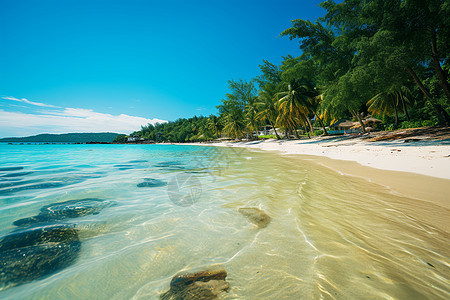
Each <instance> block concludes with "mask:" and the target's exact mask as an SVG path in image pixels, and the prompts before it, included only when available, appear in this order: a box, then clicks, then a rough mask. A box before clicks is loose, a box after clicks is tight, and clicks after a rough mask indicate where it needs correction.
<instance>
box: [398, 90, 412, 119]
mask: <svg viewBox="0 0 450 300" xmlns="http://www.w3.org/2000/svg"><path fill="white" fill-rule="evenodd" d="M400 101H401V102H402V106H403V112H404V113H405V115H406V119H407V120H408V121H411V119H410V117H409V114H408V109H407V108H406V103H405V99H403V96H400Z"/></svg>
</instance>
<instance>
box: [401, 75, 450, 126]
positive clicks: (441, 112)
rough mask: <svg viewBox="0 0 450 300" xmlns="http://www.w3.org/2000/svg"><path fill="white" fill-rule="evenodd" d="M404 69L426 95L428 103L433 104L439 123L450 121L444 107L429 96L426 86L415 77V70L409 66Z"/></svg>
mask: <svg viewBox="0 0 450 300" xmlns="http://www.w3.org/2000/svg"><path fill="white" fill-rule="evenodd" d="M405 69H406V71H407V72H408V73H409V74H410V75H411V77H412V78H413V80H414V82H415V83H416V84H417V86H418V87H419V89H420V90H421V91H422V93H423V94H424V95H425V96H426V97H427V99H428V102H430V104H431V105H432V106H433V108H434V110H435V111H436V114H437V117H438V120H439V124H441V125H446V126H448V125H449V123H450V117H449V116H448V114H447V112H446V111H445V109H444V108H443V107H442V106H441V105H440V104H439V103H435V102H434V101H433V97H432V96H431V94H430V92H429V91H428V90H427V88H426V87H425V86H424V85H423V84H422V81H420V79H419V77H417V74H416V72H414V70H413V69H411V68H410V67H406V68H405Z"/></svg>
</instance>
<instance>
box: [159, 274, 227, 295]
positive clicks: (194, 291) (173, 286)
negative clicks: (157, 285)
mask: <svg viewBox="0 0 450 300" xmlns="http://www.w3.org/2000/svg"><path fill="white" fill-rule="evenodd" d="M226 277H227V271H225V270H224V269H219V270H212V271H200V272H195V273H181V274H177V275H175V276H174V277H173V278H172V281H171V282H170V289H169V290H168V291H167V292H165V293H164V294H162V295H161V299H163V300H194V299H215V298H217V296H218V295H219V294H220V293H222V292H226V291H228V289H229V288H230V285H229V283H228V282H226V281H225V278H226Z"/></svg>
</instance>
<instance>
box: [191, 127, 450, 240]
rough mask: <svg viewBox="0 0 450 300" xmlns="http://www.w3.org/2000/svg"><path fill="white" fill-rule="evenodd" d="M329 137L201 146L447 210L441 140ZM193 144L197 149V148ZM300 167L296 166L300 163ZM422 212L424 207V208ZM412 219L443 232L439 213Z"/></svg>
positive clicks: (449, 154)
mask: <svg viewBox="0 0 450 300" xmlns="http://www.w3.org/2000/svg"><path fill="white" fill-rule="evenodd" d="M369 137H370V138H368V137H367V136H360V137H352V136H329V137H315V138H312V139H304V140H273V139H269V140H259V141H242V142H220V143H202V145H205V146H218V147H244V148H246V149H248V150H250V151H269V152H273V153H278V154H281V155H283V156H290V157H293V158H295V157H297V158H299V159H308V160H311V161H315V162H316V163H317V164H320V165H323V166H326V167H328V168H330V169H333V170H334V171H336V172H338V173H340V174H342V175H348V176H356V177H360V178H363V179H365V180H367V181H370V182H373V183H375V184H379V185H382V186H384V187H388V188H389V189H390V190H391V191H392V192H393V193H398V194H401V195H405V196H408V197H411V198H415V199H418V200H421V201H425V202H428V203H432V204H433V205H438V206H439V207H441V208H444V209H445V210H448V209H450V201H449V197H448V195H450V184H449V183H450V181H449V179H450V144H449V142H448V141H446V140H445V139H435V138H430V139H427V138H423V137H422V138H421V140H417V139H415V140H414V141H410V140H408V139H395V140H383V141H371V140H373V138H374V135H373V134H372V135H371V136H369ZM196 145H198V144H196ZM299 163H301V162H300V161H299ZM424 207H426V204H425V203H424ZM423 212H424V210H420V211H417V210H416V211H415V212H414V213H413V215H416V216H417V215H419V214H420V215H422V218H425V219H427V221H429V222H431V223H433V224H435V225H436V226H438V227H440V228H443V229H444V230H446V231H447V230H448V220H445V218H444V219H443V218H442V217H441V216H440V215H439V214H434V213H433V214H423Z"/></svg>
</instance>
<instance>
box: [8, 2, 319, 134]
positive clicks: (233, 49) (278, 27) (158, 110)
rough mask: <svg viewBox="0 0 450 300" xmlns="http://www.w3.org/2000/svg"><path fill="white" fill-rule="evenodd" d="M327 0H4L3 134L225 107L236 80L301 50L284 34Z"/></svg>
mask: <svg viewBox="0 0 450 300" xmlns="http://www.w3.org/2000/svg"><path fill="white" fill-rule="evenodd" d="M320 2H322V1H284V0H278V1H245V0H241V1H234V0H231V1H230V0H227V1H152V0H146V1H144V0H126V1H125V0H122V1H114V0H107V1H100V0H89V1H84V0H52V1H48V0H47V1H46V0H43V1H35V0H30V1H25V0H0V44H1V45H2V46H1V47H0V137H5V136H17V135H19V136H24V135H31V134H37V133H43V132H49V133H63V132H100V131H114V132H123V133H130V132H131V131H134V130H138V129H139V127H140V125H141V124H146V123H148V122H155V121H157V120H175V119H177V118H180V117H191V116H193V115H209V114H211V113H215V112H216V108H215V107H216V105H218V104H219V103H220V99H222V98H223V97H224V95H225V93H226V92H227V86H228V84H227V80H229V79H238V78H243V79H250V78H252V77H255V76H257V75H258V71H259V69H258V65H259V64H260V63H261V62H262V60H263V59H267V60H269V61H271V62H273V63H276V64H279V63H280V61H281V57H282V56H285V55H287V54H292V55H295V56H297V55H299V54H300V51H299V49H298V43H297V42H296V41H290V40H289V39H288V38H286V37H284V38H281V37H278V35H279V34H280V33H281V32H282V31H283V30H284V29H286V28H289V27H290V20H293V19H310V20H315V19H317V18H318V17H320V16H322V15H323V13H324V10H323V9H321V8H320V7H318V6H317V5H318V4H319V3H320ZM36 103H38V104H36Z"/></svg>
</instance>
